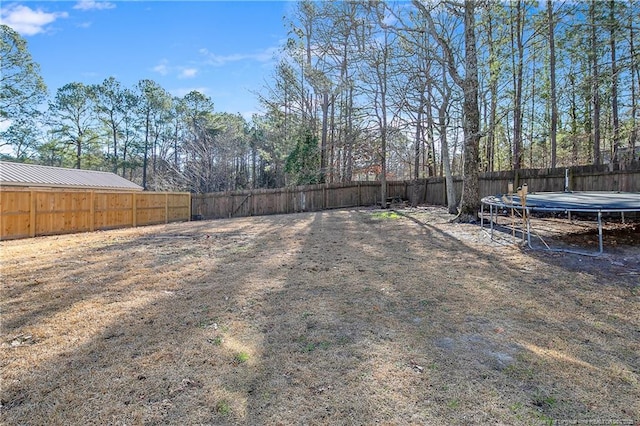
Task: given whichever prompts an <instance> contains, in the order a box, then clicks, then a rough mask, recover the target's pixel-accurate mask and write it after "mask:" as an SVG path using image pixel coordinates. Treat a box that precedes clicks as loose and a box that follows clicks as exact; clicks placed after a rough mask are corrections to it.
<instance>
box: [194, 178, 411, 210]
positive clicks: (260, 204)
mask: <svg viewBox="0 0 640 426" xmlns="http://www.w3.org/2000/svg"><path fill="white" fill-rule="evenodd" d="M406 193H407V183H406V182H388V184H387V196H388V197H389V198H394V197H395V198H405V197H406ZM191 203H192V207H191V211H192V213H193V215H194V216H195V217H197V218H200V219H220V218H225V217H245V216H259V215H269V214H284V213H297V212H312V211H319V210H328V209H337V208H347V207H358V206H372V205H375V204H379V203H380V183H379V182H351V183H332V184H324V185H307V186H297V187H291V188H277V189H255V190H247V191H227V192H216V193H211V194H194V195H192V197H191Z"/></svg>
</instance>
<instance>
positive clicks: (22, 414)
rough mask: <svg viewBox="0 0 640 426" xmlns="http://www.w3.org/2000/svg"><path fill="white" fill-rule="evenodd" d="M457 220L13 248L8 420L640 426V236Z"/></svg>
mask: <svg viewBox="0 0 640 426" xmlns="http://www.w3.org/2000/svg"><path fill="white" fill-rule="evenodd" d="M449 219H450V217H449V216H448V215H446V214H445V213H444V211H443V210H442V209H440V208H431V207H424V208H418V209H403V210H400V211H398V212H397V213H396V212H382V211H379V210H367V209H361V210H336V211H326V212H319V213H303V214H295V215H288V216H269V217H256V218H242V219H230V220H218V221H201V222H190V223H174V224H169V225H162V226H151V227H144V228H137V229H124V230H114V231H106V232H94V233H85V234H78V235H65V236H53V237H41V238H35V239H28V240H19V241H6V242H2V243H0V250H1V255H2V263H1V265H0V268H1V269H0V272H1V273H2V289H1V299H0V312H1V315H2V324H1V334H0V342H1V347H0V368H1V389H0V402H1V407H0V410H1V411H0V414H1V418H2V423H3V424H7V425H18V424H37V425H44V424H47V425H56V424H60V425H63V424H64V425H70V424H73V425H76V424H77V425H87V424H114V425H115V424H120V425H125V424H126V425H154V424H158V425H160V424H163V425H165V424H172V425H173V424H175V425H194V424H251V425H258V424H273V425H289V424H314V425H315V424H336V425H341V424H367V425H369V424H392V425H405V424H421V425H442V424H483V425H484V424H504V425H531V424H551V423H552V422H554V421H555V422H557V423H556V424H576V422H577V421H578V422H582V424H596V422H601V423H602V424H614V423H612V422H617V423H615V424H638V422H640V357H639V356H638V354H639V353H640V309H639V308H640V303H639V302H640V245H638V244H635V243H634V237H633V235H632V234H634V233H635V232H637V228H627V229H626V231H623V232H622V234H621V235H624V236H626V237H625V238H630V239H628V240H624V238H622V239H616V238H613V239H607V236H606V233H605V244H606V245H605V254H604V255H602V256H599V257H588V256H580V255H576V254H568V253H550V252H543V251H532V250H530V249H528V248H526V247H521V246H519V245H514V244H512V243H511V242H510V241H509V234H508V233H499V234H496V238H494V239H493V240H491V239H490V238H489V236H488V233H487V232H485V231H483V230H481V229H480V228H479V227H478V226H477V225H471V224H453V223H449V222H448V220H449ZM634 229H635V230H634ZM629 236H631V237H629ZM587 240H588V238H587ZM587 240H584V239H583V237H582V236H579V238H577V239H576V240H571V241H569V242H568V243H569V244H578V245H580V244H582V243H583V242H584V241H587ZM586 244H592V243H589V242H588V241H587V242H586ZM590 248H593V247H590ZM570 422H573V423H570ZM606 422H608V423H606ZM578 424H580V423H578Z"/></svg>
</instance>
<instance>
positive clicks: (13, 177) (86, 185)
mask: <svg viewBox="0 0 640 426" xmlns="http://www.w3.org/2000/svg"><path fill="white" fill-rule="evenodd" d="M0 185H2V186H46V187H54V188H82V189H91V188H95V189H117V190H126V191H142V187H141V186H139V185H136V184H135V183H133V182H130V181H128V180H126V179H124V178H122V177H120V176H118V175H116V174H115V173H108V172H96V171H91V170H77V169H63V168H60V167H49V166H38V165H34V164H22V163H11V162H7V161H0Z"/></svg>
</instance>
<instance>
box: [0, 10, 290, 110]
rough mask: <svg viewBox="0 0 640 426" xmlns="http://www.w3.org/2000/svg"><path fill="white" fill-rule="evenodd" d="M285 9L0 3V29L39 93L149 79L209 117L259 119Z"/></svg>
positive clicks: (281, 42)
mask: <svg viewBox="0 0 640 426" xmlns="http://www.w3.org/2000/svg"><path fill="white" fill-rule="evenodd" d="M293 5H294V4H293V3H292V2H289V1H161V0H156V1H144V0H142V1H105V0H79V1H15V2H12V1H6V0H3V1H2V3H1V4H0V21H1V22H2V24H6V25H8V26H10V27H11V28H13V29H14V30H16V31H17V32H18V33H19V34H20V35H21V36H22V37H23V38H24V39H25V40H26V41H27V46H28V49H29V52H30V53H31V56H32V58H33V60H34V61H35V62H36V63H38V64H39V65H40V75H41V76H42V78H43V79H44V81H45V83H46V85H47V87H48V89H49V94H50V95H51V96H54V95H55V93H56V91H57V90H58V89H59V88H60V87H62V86H64V85H65V84H67V83H72V82H80V83H85V84H97V83H101V82H103V81H104V80H105V79H107V78H109V77H114V78H115V79H116V80H118V81H119V82H120V83H121V84H122V85H123V86H124V87H127V88H133V87H134V86H135V85H136V84H137V82H138V81H140V80H142V79H150V80H153V81H155V82H156V83H158V84H159V85H160V86H162V87H163V88H164V89H166V90H167V91H168V92H170V93H171V94H172V95H174V96H184V95H185V94H187V93H189V92H190V91H192V90H198V91H199V92H201V93H203V94H205V95H206V96H208V97H210V98H211V100H212V101H213V104H214V111H215V112H228V113H232V114H236V113H240V114H241V115H242V116H244V117H245V118H247V119H250V118H251V115H252V114H253V113H259V112H260V106H259V104H258V101H257V97H256V95H255V94H254V93H255V92H260V91H264V87H265V85H266V84H268V83H267V82H268V80H269V79H270V77H271V75H272V74H273V69H274V65H275V61H276V57H277V55H278V52H279V49H280V47H281V46H283V45H284V42H285V40H286V38H287V27H286V23H285V21H284V19H283V17H284V16H285V15H287V14H288V13H289V12H288V11H290V10H291V8H292V7H293Z"/></svg>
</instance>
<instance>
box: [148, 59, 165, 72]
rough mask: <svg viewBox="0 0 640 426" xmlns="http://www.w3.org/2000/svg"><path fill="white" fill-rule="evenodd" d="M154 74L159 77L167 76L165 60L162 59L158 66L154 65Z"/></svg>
mask: <svg viewBox="0 0 640 426" xmlns="http://www.w3.org/2000/svg"><path fill="white" fill-rule="evenodd" d="M152 69H153V71H154V72H157V73H158V74H160V75H167V74H169V66H168V65H167V60H166V59H163V60H162V61H160V63H159V64H158V65H156V66H155V67H153V68H152Z"/></svg>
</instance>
